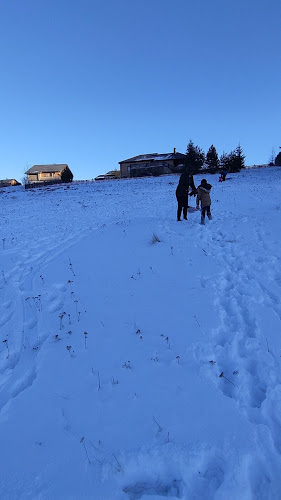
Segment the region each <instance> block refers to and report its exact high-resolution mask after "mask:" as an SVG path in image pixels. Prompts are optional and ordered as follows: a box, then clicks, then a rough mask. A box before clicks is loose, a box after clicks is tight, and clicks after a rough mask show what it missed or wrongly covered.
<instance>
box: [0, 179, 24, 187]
mask: <svg viewBox="0 0 281 500" xmlns="http://www.w3.org/2000/svg"><path fill="white" fill-rule="evenodd" d="M20 185H21V183H20V182H18V181H16V179H3V180H0V187H9V186H20Z"/></svg>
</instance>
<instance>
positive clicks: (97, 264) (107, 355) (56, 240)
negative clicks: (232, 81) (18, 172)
mask: <svg viewBox="0 0 281 500" xmlns="http://www.w3.org/2000/svg"><path fill="white" fill-rule="evenodd" d="M206 177H207V180H208V182H210V183H211V184H212V185H213V187H212V191H211V197H212V214H213V220H211V221H209V220H207V221H206V224H205V225H204V226H201V225H200V212H197V211H196V210H195V209H194V207H195V200H194V198H191V200H190V205H191V208H190V210H189V213H188V221H181V222H177V221H176V198H175V189H176V186H177V182H178V177H177V176H168V177H160V178H141V179H128V180H119V181H107V182H104V183H89V184H87V183H83V184H80V185H79V184H75V183H73V184H71V185H60V186H56V187H53V186H52V187H48V188H43V189H36V190H31V191H24V190H23V189H22V188H21V187H15V188H11V189H2V190H1V192H0V213H1V221H2V223H1V239H0V339H1V343H0V374H1V377H0V424H1V425H0V443H1V447H0V457H1V464H2V465H1V476H0V498H1V499H3V500H5V499H7V500H8V499H9V500H13V499H15V500H16V499H19V498H20V499H40V500H47V499H58V500H59V499H79V500H81V499H93V500H115V499H116V500H138V499H142V500H153V499H154V500H161V499H162V500H163V499H167V498H168V499H192V500H202V499H204V500H225V499H228V500H241V499H242V500H244V499H245V500H248V499H249V500H256V499H259V500H278V499H280V491H281V475H280V470H281V433H280V429H281V369H280V367H281V299H280V297H281V254H280V248H281V245H280V244H281V231H280V219H281V201H280V200H281V196H280V195H281V169H280V168H264V169H251V170H244V171H242V172H240V173H238V174H231V176H230V175H229V177H228V178H227V180H226V181H225V182H223V183H219V182H218V175H212V176H211V175H208V176H206ZM201 179H202V175H197V176H195V184H196V185H199V183H200V181H201Z"/></svg>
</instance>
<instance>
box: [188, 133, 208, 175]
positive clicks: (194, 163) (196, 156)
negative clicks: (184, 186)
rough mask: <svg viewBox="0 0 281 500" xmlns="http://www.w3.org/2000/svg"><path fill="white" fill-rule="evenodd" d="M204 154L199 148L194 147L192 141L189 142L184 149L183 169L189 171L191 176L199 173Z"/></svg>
mask: <svg viewBox="0 0 281 500" xmlns="http://www.w3.org/2000/svg"><path fill="white" fill-rule="evenodd" d="M204 161H205V154H204V152H203V151H202V149H201V148H199V146H194V143H193V141H192V140H190V141H189V143H188V145H187V149H186V159H185V168H186V170H190V171H191V172H192V173H193V174H196V173H198V172H199V170H200V168H201V167H202V165H203V164H204Z"/></svg>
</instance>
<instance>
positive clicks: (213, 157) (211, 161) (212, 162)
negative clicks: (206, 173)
mask: <svg viewBox="0 0 281 500" xmlns="http://www.w3.org/2000/svg"><path fill="white" fill-rule="evenodd" d="M206 163H207V165H208V168H209V169H210V172H211V173H215V172H216V171H217V170H218V168H219V157H218V153H217V150H216V148H215V146H213V144H212V145H211V146H210V148H209V151H208V153H207V156H206Z"/></svg>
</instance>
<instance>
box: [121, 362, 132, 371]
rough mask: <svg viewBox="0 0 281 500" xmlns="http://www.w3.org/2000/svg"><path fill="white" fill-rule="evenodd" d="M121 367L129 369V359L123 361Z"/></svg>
mask: <svg viewBox="0 0 281 500" xmlns="http://www.w3.org/2000/svg"><path fill="white" fill-rule="evenodd" d="M122 368H129V369H130V370H131V369H132V367H131V361H125V363H124V364H123V365H122Z"/></svg>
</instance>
